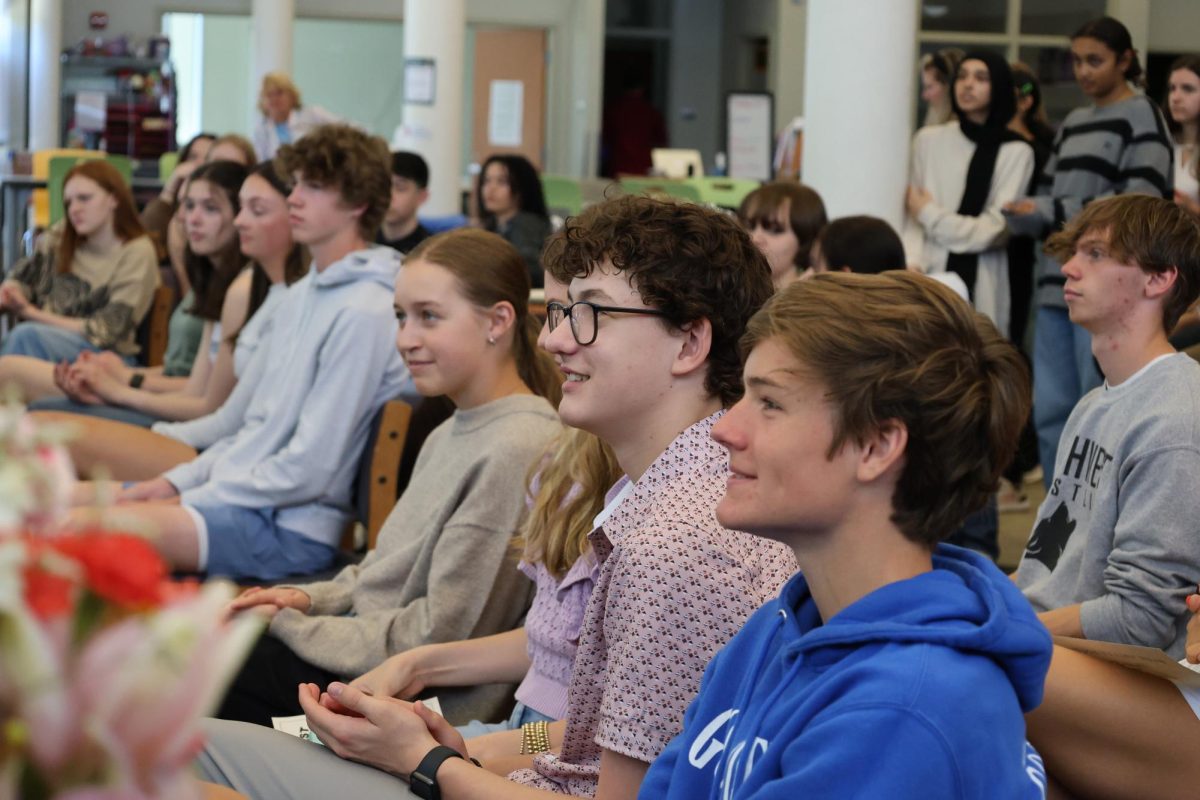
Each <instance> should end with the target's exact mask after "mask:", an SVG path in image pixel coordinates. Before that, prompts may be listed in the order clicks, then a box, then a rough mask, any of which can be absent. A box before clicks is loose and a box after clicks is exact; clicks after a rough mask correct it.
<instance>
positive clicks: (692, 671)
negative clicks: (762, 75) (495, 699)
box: [300, 196, 795, 800]
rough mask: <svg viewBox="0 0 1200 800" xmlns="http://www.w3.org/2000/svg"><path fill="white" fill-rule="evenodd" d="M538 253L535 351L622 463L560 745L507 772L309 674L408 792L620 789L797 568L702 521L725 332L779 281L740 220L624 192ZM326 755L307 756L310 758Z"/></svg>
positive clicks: (723, 383) (596, 533)
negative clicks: (541, 263)
mask: <svg viewBox="0 0 1200 800" xmlns="http://www.w3.org/2000/svg"><path fill="white" fill-rule="evenodd" d="M618 231H619V232H620V233H621V235H617V233H618ZM547 263H548V265H549V267H550V271H551V273H552V274H553V275H555V277H557V278H559V279H561V280H565V281H567V282H568V286H569V290H570V299H571V303H570V305H566V306H564V305H560V304H557V303H553V304H549V305H548V307H547V311H548V317H547V320H548V325H549V327H550V332H549V334H548V335H547V337H546V343H545V347H546V349H547V350H549V351H550V352H551V353H553V354H554V356H555V358H556V360H557V361H558V363H559V366H560V367H561V368H562V370H563V373H564V374H565V375H566V376H567V380H566V382H565V383H564V384H563V400H562V404H561V405H560V407H559V412H560V415H561V416H562V418H563V421H564V422H567V423H568V424H571V425H575V426H578V427H581V428H583V429H585V430H588V431H590V432H592V433H594V434H595V435H597V436H598V437H600V438H601V439H603V440H604V441H605V442H607V443H608V444H609V445H610V446H611V447H612V449H613V452H614V453H615V454H616V457H617V462H618V464H620V466H621V469H622V470H623V471H624V472H625V477H623V478H622V479H621V480H620V481H618V483H617V484H616V485H615V486H614V487H613V488H612V490H611V491H610V492H609V496H608V498H607V502H606V505H605V508H604V509H603V510H602V511H601V512H600V514H599V515H598V516H597V518H596V520H595V522H594V524H595V526H596V527H595V530H593V531H592V533H591V535H590V536H589V540H590V543H591V546H592V549H593V551H594V552H595V553H596V557H597V559H598V560H599V562H600V572H599V575H598V577H597V579H596V585H595V588H594V590H593V592H592V597H591V599H590V600H589V602H588V607H587V611H586V613H585V615H584V622H583V627H582V629H581V631H580V638H579V648H578V650H577V653H576V656H575V666H574V670H573V674H572V676H571V685H570V689H569V691H568V695H567V711H566V714H567V721H566V725H565V729H564V731H563V738H562V744H561V747H554V746H553V744H551V745H550V749H548V750H547V749H546V744H545V743H544V742H542V743H535V747H534V749H535V750H538V751H543V752H539V753H538V754H537V755H535V756H533V757H532V758H531V759H529V762H531V764H532V768H530V769H522V770H519V771H516V772H513V773H512V774H510V775H509V776H508V778H507V780H506V779H505V778H502V777H500V776H497V775H495V774H493V773H491V772H490V771H487V770H483V769H479V768H478V767H476V766H475V765H473V764H471V763H470V762H468V761H466V760H464V759H463V758H462V756H464V755H466V754H468V751H467V748H466V746H465V745H464V744H463V742H462V739H461V737H459V736H458V734H457V733H456V732H455V731H454V730H453V729H452V728H449V727H448V725H447V724H446V722H445V720H443V719H442V718H440V717H436V716H434V715H432V714H431V713H430V712H429V711H428V710H427V709H424V708H423V707H422V706H420V705H417V706H415V707H412V708H413V709H415V710H410V707H409V706H407V705H405V704H401V703H398V702H395V701H394V700H392V699H390V698H376V697H368V696H367V695H365V694H363V693H362V692H361V691H359V690H358V689H356V688H353V687H350V686H346V685H344V684H342V683H334V684H331V685H330V686H329V687H328V688H329V694H328V695H325V696H322V695H321V691H320V689H319V688H318V686H317V685H315V684H308V685H306V686H303V687H301V693H300V697H301V702H302V705H303V708H304V711H305V713H306V714H307V715H308V720H309V723H310V726H311V727H312V729H313V730H314V731H315V732H316V733H317V734H318V735H319V736H320V737H321V740H322V741H324V742H325V743H326V744H328V745H329V746H330V748H331V749H332V750H333V752H334V753H336V754H339V755H342V756H345V757H349V758H353V759H355V760H358V761H364V762H366V763H368V764H371V765H373V766H376V767H380V768H382V769H384V770H387V771H390V772H392V773H393V774H395V775H399V776H401V777H402V778H410V777H411V781H412V783H413V784H415V785H419V786H421V792H420V793H419V794H418V795H417V796H419V797H436V796H439V795H438V794H431V793H430V792H431V788H432V791H434V792H440V796H441V797H444V798H447V799H448V800H452V799H453V798H460V797H489V798H505V797H519V798H526V797H557V796H561V795H562V794H569V795H573V796H576V797H591V796H597V797H630V796H632V795H633V794H634V793H635V792H636V791H637V788H638V786H639V784H640V783H641V780H642V776H643V775H644V774H645V771H646V768H647V767H648V765H649V763H650V762H651V761H653V760H654V759H655V758H656V757H657V756H658V754H659V753H660V752H661V751H662V748H663V747H665V746H666V744H667V742H668V741H669V740H670V739H671V737H672V736H674V735H675V733H676V732H677V731H678V730H679V725H680V720H681V719H682V716H683V710H684V708H685V707H686V706H687V704H688V702H689V701H690V700H691V698H692V696H693V695H694V694H695V691H696V688H697V686H698V682H699V677H700V673H701V671H702V670H703V667H704V664H706V663H707V661H708V659H709V658H710V657H711V656H712V654H713V653H714V652H715V651H716V649H717V648H719V647H720V646H721V645H722V644H724V642H726V641H727V640H728V639H729V638H730V637H731V636H732V635H733V634H734V632H736V630H737V629H738V628H739V627H741V625H742V623H743V622H744V621H745V619H746V617H747V616H748V615H749V614H750V612H751V611H753V609H755V608H757V607H758V606H759V605H761V604H762V603H763V602H764V601H765V600H766V599H767V598H768V597H770V596H772V595H773V594H774V593H775V592H776V591H778V588H779V586H781V585H782V582H783V580H784V578H785V576H786V575H790V574H791V573H792V572H794V571H795V560H794V558H793V556H792V554H791V552H790V551H789V550H788V549H787V548H786V547H784V546H782V545H779V544H777V543H774V542H769V541H767V540H764V539H760V538H758V537H755V536H751V535H748V534H745V533H740V532H737V531H732V530H728V529H726V528H723V527H721V525H720V524H719V523H718V522H717V520H716V517H715V515H714V509H715V508H716V504H717V501H718V500H719V499H720V496H721V493H722V491H723V490H724V485H725V481H726V478H727V476H728V468H727V464H726V460H725V456H724V453H723V451H722V450H721V448H720V447H719V446H718V445H716V443H714V442H713V441H712V438H711V435H710V434H711V431H712V427H713V425H714V424H715V423H716V422H717V420H718V419H720V417H721V416H722V414H723V413H724V412H723V410H722V409H723V408H724V407H726V406H727V405H729V404H731V403H732V402H734V401H735V400H736V399H737V398H738V397H739V396H740V395H741V391H742V387H741V381H740V358H739V355H738V350H737V340H738V338H739V337H740V336H741V334H742V331H743V329H744V327H745V323H746V320H747V319H749V317H750V315H751V314H752V313H753V311H754V310H755V309H757V308H758V307H759V306H760V305H761V304H762V302H763V301H765V300H766V298H767V297H768V296H769V295H770V293H771V282H770V273H769V270H768V268H767V265H766V262H765V259H764V258H763V256H762V254H761V253H759V252H758V250H757V249H756V248H755V247H754V245H753V243H752V242H750V240H749V237H748V236H747V235H746V233H745V232H744V231H743V230H742V229H741V228H740V226H738V225H737V223H736V222H734V221H733V220H731V219H728V218H726V217H725V216H724V215H721V214H718V213H716V212H712V211H708V210H706V209H703V208H701V207H699V206H695V205H690V204H675V203H669V202H662V201H658V200H654V199H651V198H647V197H632V196H631V197H622V198H619V199H616V200H610V201H608V202H605V203H600V204H597V205H595V206H591V207H590V208H588V209H585V210H584V212H583V213H582V214H581V215H580V216H578V217H572V218H571V219H570V220H568V221H567V225H566V229H565V230H564V231H563V232H560V233H559V234H557V235H556V236H555V237H554V239H552V240H551V244H550V246H549V247H548V248H547ZM345 708H350V709H352V710H353V711H355V712H358V713H362V714H365V716H361V717H357V716H347V715H345V714H343V713H340V711H342V710H345ZM333 709H338V710H339V711H334V710H333ZM439 742H441V743H450V744H452V745H453V746H452V747H450V748H447V747H445V746H443V745H441V744H439ZM331 758H333V756H332V755H331V754H329V753H314V754H313V756H312V758H311V759H310V764H311V766H312V771H313V772H314V773H316V774H317V775H319V774H320V767H321V765H322V764H323V763H326V759H331ZM414 772H415V773H417V774H416V775H412V773H414ZM377 774H379V773H377ZM382 777H384V778H385V779H386V778H387V776H382ZM387 781H390V779H387V780H385V781H384V783H385V784H386V785H391V786H395V784H394V783H390V784H389V783H387ZM319 791H320V790H319V789H318V790H317V791H316V792H314V796H316V794H317V793H319ZM402 791H403V790H401V792H402ZM401 796H403V794H401Z"/></svg>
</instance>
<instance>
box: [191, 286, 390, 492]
mask: <svg viewBox="0 0 1200 800" xmlns="http://www.w3.org/2000/svg"><path fill="white" fill-rule="evenodd" d="M394 328H395V321H394V319H392V317H391V314H385V313H382V312H378V311H376V312H372V311H368V310H367V309H364V308H356V307H352V308H348V309H346V310H345V313H342V314H340V315H339V316H338V319H337V321H336V323H335V324H334V326H333V328H332V329H331V330H330V333H329V336H328V338H327V339H326V341H325V343H324V344H323V345H322V346H321V351H320V354H319V355H318V356H317V369H316V375H315V377H314V379H313V382H312V386H311V387H310V388H309V393H308V401H307V403H306V405H305V407H304V413H302V414H301V415H300V418H299V420H298V422H297V424H296V428H295V430H294V431H293V432H292V435H291V438H290V439H289V440H288V442H287V444H285V445H284V446H283V447H282V448H280V449H279V450H278V451H277V452H275V453H274V454H272V455H270V456H268V457H267V458H265V459H263V460H262V461H259V462H258V463H257V464H255V465H253V466H252V467H250V468H249V469H248V470H246V471H241V470H239V471H238V474H236V475H229V476H225V475H214V476H211V477H210V479H209V480H208V481H207V482H206V483H205V484H204V485H203V486H197V487H196V488H194V489H192V490H191V491H190V492H188V493H187V494H186V495H185V496H184V497H183V501H184V502H185V503H188V504H189V505H234V506H243V507H246V508H265V507H274V508H279V507H283V506H289V505H298V504H301V503H305V502H308V501H310V500H312V499H313V498H314V497H319V496H320V495H321V493H322V492H323V491H324V490H325V489H326V488H327V487H328V486H329V483H330V481H332V480H333V475H334V474H335V473H336V472H337V470H338V468H339V466H340V463H341V460H342V459H347V458H351V459H354V458H358V456H359V454H358V453H352V452H350V450H351V445H352V444H353V442H354V435H355V432H356V428H358V426H359V425H360V424H361V421H362V420H364V419H370V417H371V409H372V405H373V404H374V403H375V402H376V395H377V394H378V393H379V392H378V389H379V382H380V376H382V375H385V374H386V373H387V371H388V363H389V362H390V361H391V359H392V358H394V357H395V341H394V340H395V337H394Z"/></svg>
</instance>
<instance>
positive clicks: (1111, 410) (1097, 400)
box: [1014, 195, 1200, 658]
mask: <svg viewBox="0 0 1200 800" xmlns="http://www.w3.org/2000/svg"><path fill="white" fill-rule="evenodd" d="M1048 247H1049V249H1050V250H1051V251H1052V253H1053V254H1054V255H1055V256H1057V257H1058V258H1059V260H1060V261H1062V262H1063V267H1062V273H1063V275H1064V277H1065V278H1066V282H1065V285H1064V289H1063V292H1064V298H1065V300H1066V303H1067V308H1068V310H1069V312H1070V317H1071V321H1072V322H1074V323H1075V324H1077V325H1080V326H1082V327H1083V328H1085V329H1086V330H1087V331H1088V333H1090V334H1091V336H1092V352H1093V353H1094V355H1095V357H1096V360H1097V361H1098V362H1099V364H1100V368H1101V369H1102V370H1103V372H1104V374H1105V376H1106V377H1107V380H1106V382H1105V383H1104V384H1103V385H1102V386H1100V387H1098V388H1096V389H1094V390H1092V391H1091V392H1089V393H1088V394H1087V395H1085V396H1084V397H1083V399H1082V400H1080V401H1079V404H1078V405H1077V406H1076V407H1075V410H1074V411H1072V412H1071V416H1070V418H1069V419H1068V420H1067V424H1066V427H1065V428H1064V430H1063V435H1062V439H1061V441H1060V443H1059V447H1058V457H1057V459H1056V460H1055V465H1054V472H1053V474H1052V476H1051V480H1050V489H1049V492H1048V494H1047V496H1046V500H1045V502H1044V503H1043V504H1042V507H1041V509H1040V510H1039V512H1038V518H1037V522H1036V524H1035V527H1034V530H1033V535H1032V536H1031V538H1030V540H1029V543H1028V545H1026V549H1025V554H1024V556H1023V557H1022V559H1021V563H1020V566H1019V567H1018V569H1017V572H1016V574H1015V575H1014V580H1016V582H1017V585H1018V586H1019V587H1020V588H1021V590H1022V591H1023V592H1024V593H1025V596H1026V597H1027V598H1028V599H1029V601H1030V602H1031V603H1033V605H1034V607H1035V608H1036V609H1037V610H1038V611H1039V612H1040V616H1041V618H1042V621H1043V622H1044V623H1045V624H1046V626H1047V627H1048V628H1049V629H1050V632H1051V633H1053V634H1056V635H1064V636H1076V637H1084V638H1088V639H1099V640H1105V641H1112V642H1123V643H1127V644H1139V645H1145V646H1149V647H1157V648H1162V649H1165V650H1167V651H1168V653H1170V654H1171V655H1172V656H1173V657H1175V658H1178V657H1180V656H1181V655H1182V654H1183V647H1184V641H1185V637H1186V626H1187V621H1188V617H1189V614H1188V613H1187V607H1186V604H1185V598H1186V597H1187V595H1188V594H1191V593H1192V592H1194V591H1195V584H1196V581H1197V577H1198V576H1200V493H1197V491H1196V487H1197V486H1198V485H1200V365H1197V364H1196V362H1194V361H1193V360H1192V359H1190V358H1188V357H1187V356H1185V355H1182V354H1180V353H1177V352H1175V350H1174V348H1172V347H1171V345H1170V343H1169V342H1168V341H1167V334H1168V332H1169V331H1170V330H1171V329H1172V328H1173V327H1174V325H1175V323H1176V322H1177V321H1178V320H1179V316H1180V315H1181V314H1182V313H1183V311H1184V310H1186V309H1187V308H1188V307H1189V306H1190V305H1191V304H1192V303H1193V302H1194V301H1195V300H1196V297H1197V294H1198V293H1200V225H1198V224H1197V222H1196V221H1195V220H1194V219H1193V218H1192V217H1190V216H1189V215H1188V214H1187V213H1186V212H1184V211H1182V210H1181V209H1180V208H1179V207H1178V206H1176V205H1175V204H1174V203H1172V202H1171V201H1169V200H1165V199H1161V198H1154V197H1147V196H1144V195H1120V196H1117V197H1113V198H1109V199H1106V200H1102V201H1097V202H1095V203H1092V204H1091V205H1089V206H1088V207H1087V208H1086V209H1084V210H1083V211H1082V212H1081V213H1080V214H1079V215H1078V216H1077V217H1076V218H1075V219H1074V220H1072V221H1071V222H1070V223H1069V224H1068V225H1067V226H1066V228H1064V230H1063V231H1061V232H1060V233H1058V234H1056V235H1055V236H1053V237H1052V238H1051V239H1050V241H1049V243H1048Z"/></svg>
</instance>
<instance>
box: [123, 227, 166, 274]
mask: <svg viewBox="0 0 1200 800" xmlns="http://www.w3.org/2000/svg"><path fill="white" fill-rule="evenodd" d="M121 258H122V259H127V260H136V261H139V262H141V261H144V262H149V263H150V264H152V265H154V266H157V265H158V251H157V250H155V249H154V242H152V241H150V237H149V236H146V235H145V234H142V235H141V236H135V237H134V238H132V239H130V240H129V241H128V242H125V244H123V245H122V246H121Z"/></svg>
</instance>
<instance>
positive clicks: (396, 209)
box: [375, 150, 432, 255]
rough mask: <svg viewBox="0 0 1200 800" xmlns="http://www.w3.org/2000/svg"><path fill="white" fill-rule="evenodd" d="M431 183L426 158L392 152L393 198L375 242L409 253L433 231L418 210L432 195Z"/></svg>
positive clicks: (413, 154) (402, 152)
mask: <svg viewBox="0 0 1200 800" xmlns="http://www.w3.org/2000/svg"><path fill="white" fill-rule="evenodd" d="M428 185H429V165H428V164H426V163H425V159H423V158H421V157H420V156H419V155H417V154H416V153H408V152H405V151H403V150H400V151H396V152H394V153H392V201H391V203H390V204H389V205H388V210H387V214H386V215H384V218H383V225H381V226H380V228H379V233H378V235H376V237H375V243H376V244H384V245H387V246H388V247H391V248H394V249H396V250H399V251H400V252H401V253H404V254H405V255H408V253H409V251H410V250H412V249H413V248H414V247H416V246H417V245H419V244H420V243H421V242H423V241H425V240H426V239H428V238H429V237H430V236H431V235H432V234H431V233H430V232H429V230H428V229H427V228H426V227H425V226H424V225H422V224H421V221H420V220H418V219H417V210H418V209H420V208H421V206H422V205H423V204H424V203H425V201H426V200H428V199H429V190H428V189H427V188H426V187H427V186H428Z"/></svg>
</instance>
